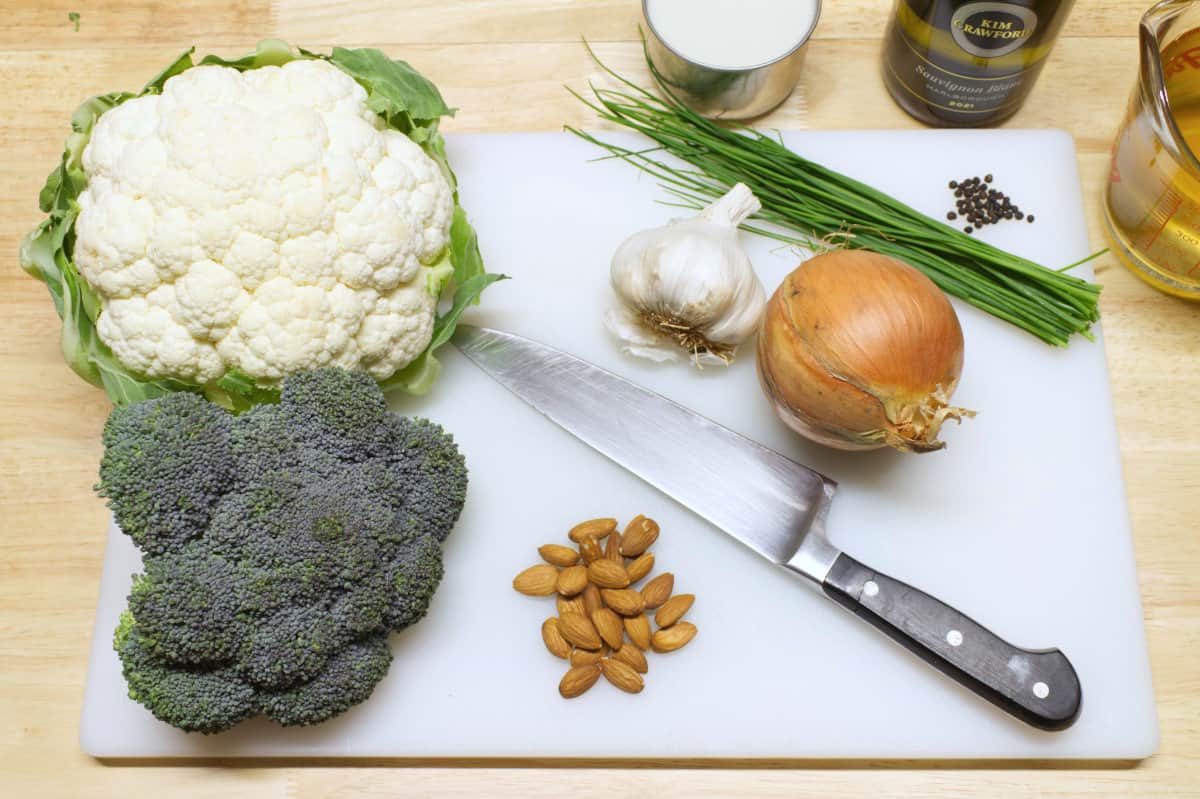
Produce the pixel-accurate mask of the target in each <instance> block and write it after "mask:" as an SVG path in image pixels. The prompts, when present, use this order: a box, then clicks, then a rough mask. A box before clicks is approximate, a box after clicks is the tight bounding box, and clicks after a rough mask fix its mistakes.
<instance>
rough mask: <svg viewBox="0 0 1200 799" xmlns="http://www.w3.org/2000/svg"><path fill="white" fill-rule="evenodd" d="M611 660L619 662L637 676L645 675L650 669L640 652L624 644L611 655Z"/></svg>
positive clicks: (634, 647) (632, 646) (630, 645)
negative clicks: (637, 674)
mask: <svg viewBox="0 0 1200 799" xmlns="http://www.w3.org/2000/svg"><path fill="white" fill-rule="evenodd" d="M612 658H613V660H619V661H621V662H622V663H624V664H626V665H627V666H629V667H630V668H632V669H633V670H634V671H636V672H638V673H639V674H645V673H646V672H647V671H648V670H649V669H650V664H649V663H647V662H646V656H645V655H644V654H642V650H640V649H638V648H637V647H636V646H634V645H633V644H625V645H624V646H622V647H621V648H620V649H618V650H617V651H616V652H614V653H613V655H612Z"/></svg>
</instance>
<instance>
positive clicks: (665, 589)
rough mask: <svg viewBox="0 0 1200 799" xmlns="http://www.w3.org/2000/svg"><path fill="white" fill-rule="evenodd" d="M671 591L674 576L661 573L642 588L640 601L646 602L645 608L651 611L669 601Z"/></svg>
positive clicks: (673, 587) (673, 584)
mask: <svg viewBox="0 0 1200 799" xmlns="http://www.w3.org/2000/svg"><path fill="white" fill-rule="evenodd" d="M673 590H675V575H673V574H671V573H670V572H663V573H662V574H660V575H658V576H657V577H655V578H654V579H653V580H651V581H650V582H648V583H646V584H645V585H644V586H642V599H644V600H646V607H648V608H650V609H651V610H653V609H654V608H657V607H659V606H660V605H662V603H664V602H666V601H667V600H668V599H670V597H671V592H672V591H673Z"/></svg>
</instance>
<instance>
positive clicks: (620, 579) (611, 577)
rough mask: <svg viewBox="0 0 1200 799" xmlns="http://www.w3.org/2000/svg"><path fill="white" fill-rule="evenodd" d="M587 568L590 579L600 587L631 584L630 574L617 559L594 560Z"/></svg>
mask: <svg viewBox="0 0 1200 799" xmlns="http://www.w3.org/2000/svg"><path fill="white" fill-rule="evenodd" d="M548 568H551V569H553V568H554V567H553V566H550V567H548ZM587 570H588V579H590V580H591V581H592V582H593V583H595V584H596V586H597V587H599V588H624V587H625V586H627V585H629V575H628V574H627V573H626V572H625V567H624V566H622V565H621V564H620V563H617V562H615V561H611V560H594V561H592V562H591V563H590V564H589V565H588V567H587Z"/></svg>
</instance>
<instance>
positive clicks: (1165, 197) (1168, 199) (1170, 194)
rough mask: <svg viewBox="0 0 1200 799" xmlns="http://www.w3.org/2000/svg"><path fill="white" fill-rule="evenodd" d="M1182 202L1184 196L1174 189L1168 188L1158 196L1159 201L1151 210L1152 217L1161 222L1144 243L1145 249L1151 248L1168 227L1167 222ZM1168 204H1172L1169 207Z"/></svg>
mask: <svg viewBox="0 0 1200 799" xmlns="http://www.w3.org/2000/svg"><path fill="white" fill-rule="evenodd" d="M1182 203H1183V198H1182V197H1180V196H1179V195H1178V194H1176V193H1175V192H1174V191H1173V190H1171V189H1167V190H1166V191H1164V192H1163V193H1162V196H1161V197H1159V198H1158V203H1156V204H1155V206H1154V208H1153V209H1152V210H1151V211H1150V218H1151V219H1153V220H1154V221H1155V222H1158V223H1159V224H1158V228H1157V229H1155V230H1154V232H1153V233H1152V234H1151V235H1150V238H1149V239H1147V240H1146V243H1145V244H1143V245H1142V247H1143V249H1147V250H1148V249H1150V247H1151V246H1152V245H1153V244H1154V242H1155V241H1156V240H1157V239H1158V237H1159V234H1161V233H1162V232H1163V230H1164V229H1166V227H1167V223H1168V222H1170V221H1171V217H1172V216H1174V215H1175V212H1176V211H1178V210H1179V206H1180V205H1181V204H1182ZM1167 206H1170V207H1169V209H1168V208H1167ZM1160 219H1161V220H1162V221H1161V222H1159V220H1160Z"/></svg>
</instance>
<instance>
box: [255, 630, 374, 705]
mask: <svg viewBox="0 0 1200 799" xmlns="http://www.w3.org/2000/svg"><path fill="white" fill-rule="evenodd" d="M391 665H392V651H391V649H390V648H389V647H388V642H387V636H386V635H373V636H370V637H368V638H364V639H362V640H360V641H355V642H354V643H352V644H350V645H349V646H347V647H346V648H344V649H341V650H339V651H338V653H337V654H336V655H334V656H333V657H331V658H330V659H329V662H328V663H326V664H325V668H323V669H322V670H321V673H320V674H318V675H317V676H316V677H314V678H313V679H311V680H309V681H308V682H306V683H304V684H302V685H299V686H297V687H296V688H292V689H291V690H288V691H283V692H280V693H277V694H266V695H264V696H263V697H262V708H263V712H264V713H265V714H266V715H267V717H268V718H271V719H274V720H275V721H277V722H279V723H280V724H282V725H284V726H285V727H292V726H307V725H309V724H319V723H321V722H322V721H326V720H327V719H331V718H333V717H334V716H336V715H338V714H340V713H344V712H346V711H347V710H349V709H350V708H352V707H354V706H355V705H357V704H358V703H359V702H365V701H366V700H367V699H368V698H370V696H371V692H372V691H374V690H375V686H376V685H378V684H379V681H380V680H382V679H383V678H384V677H386V676H387V672H388V667H389V666H391Z"/></svg>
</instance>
